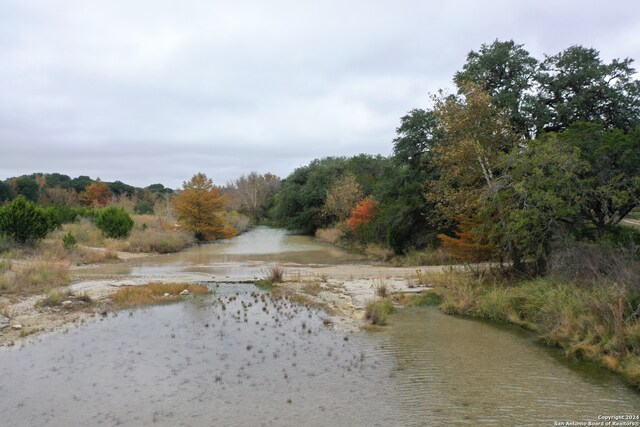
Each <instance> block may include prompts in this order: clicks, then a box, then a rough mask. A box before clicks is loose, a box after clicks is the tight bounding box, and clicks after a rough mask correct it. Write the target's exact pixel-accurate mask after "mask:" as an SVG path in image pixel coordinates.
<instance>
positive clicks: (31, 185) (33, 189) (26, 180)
mask: <svg viewBox="0 0 640 427" xmlns="http://www.w3.org/2000/svg"><path fill="white" fill-rule="evenodd" d="M15 186H16V194H17V195H22V196H24V197H25V198H27V200H29V201H31V202H34V203H35V202H37V201H38V192H39V189H40V187H39V186H38V183H37V182H36V180H35V179H34V178H33V177H31V176H26V175H25V176H21V177H19V178H18V179H16V180H15Z"/></svg>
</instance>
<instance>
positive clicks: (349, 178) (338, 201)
mask: <svg viewBox="0 0 640 427" xmlns="http://www.w3.org/2000/svg"><path fill="white" fill-rule="evenodd" d="M363 197H364V194H363V192H362V187H361V186H360V184H358V181H357V179H356V177H355V175H353V174H352V173H350V172H347V173H345V174H344V175H342V176H341V177H339V178H338V179H337V180H336V182H334V183H333V185H332V186H331V187H330V188H329V192H328V193H327V198H326V201H325V205H324V206H325V211H326V212H327V214H328V215H333V216H335V217H336V219H337V220H338V221H344V220H345V219H346V218H347V217H348V216H349V214H350V213H351V210H352V209H353V208H354V206H355V205H356V203H358V202H359V201H360V200H362V198H363Z"/></svg>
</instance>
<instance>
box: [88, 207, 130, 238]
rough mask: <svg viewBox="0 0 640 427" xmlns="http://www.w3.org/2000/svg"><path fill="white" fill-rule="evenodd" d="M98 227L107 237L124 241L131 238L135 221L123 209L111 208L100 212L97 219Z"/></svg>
mask: <svg viewBox="0 0 640 427" xmlns="http://www.w3.org/2000/svg"><path fill="white" fill-rule="evenodd" d="M95 224H96V227H98V228H99V229H100V230H102V232H103V233H104V234H105V236H107V237H112V238H114V239H124V238H125V237H127V236H129V233H130V232H131V230H132V229H133V219H132V218H131V215H129V214H128V213H127V212H125V211H124V209H122V208H117V207H115V206H111V207H108V208H105V209H103V210H101V211H100V212H98V215H97V217H96V222H95Z"/></svg>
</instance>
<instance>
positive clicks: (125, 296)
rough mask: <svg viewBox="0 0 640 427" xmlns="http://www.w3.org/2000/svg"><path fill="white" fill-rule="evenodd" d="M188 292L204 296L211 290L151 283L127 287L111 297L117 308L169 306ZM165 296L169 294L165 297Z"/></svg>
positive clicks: (200, 287) (201, 287) (183, 285)
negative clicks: (182, 293) (168, 304)
mask: <svg viewBox="0 0 640 427" xmlns="http://www.w3.org/2000/svg"><path fill="white" fill-rule="evenodd" d="M185 289H186V290H188V291H189V293H190V294H196V295H204V294H207V293H209V288H207V287H206V286H204V285H188V284H184V283H149V284H148V285H141V286H127V287H123V288H120V289H118V291H117V292H116V293H115V294H113V295H112V296H111V301H112V302H113V304H114V307H115V308H129V307H140V306H146V305H154V304H167V303H171V302H175V301H179V300H181V299H182V298H183V297H182V296H181V295H180V292H182V291H184V290H185ZM165 294H169V295H168V296H165Z"/></svg>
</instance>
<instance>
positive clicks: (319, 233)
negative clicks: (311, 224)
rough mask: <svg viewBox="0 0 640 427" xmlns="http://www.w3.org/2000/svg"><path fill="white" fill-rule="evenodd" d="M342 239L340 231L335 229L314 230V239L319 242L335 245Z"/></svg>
mask: <svg viewBox="0 0 640 427" xmlns="http://www.w3.org/2000/svg"><path fill="white" fill-rule="evenodd" d="M340 237H342V231H341V230H340V229H339V228H337V227H334V228H319V229H317V230H316V239H318V240H319V241H321V242H326V243H331V244H332V245H335V244H336V243H338V242H339V241H340Z"/></svg>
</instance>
